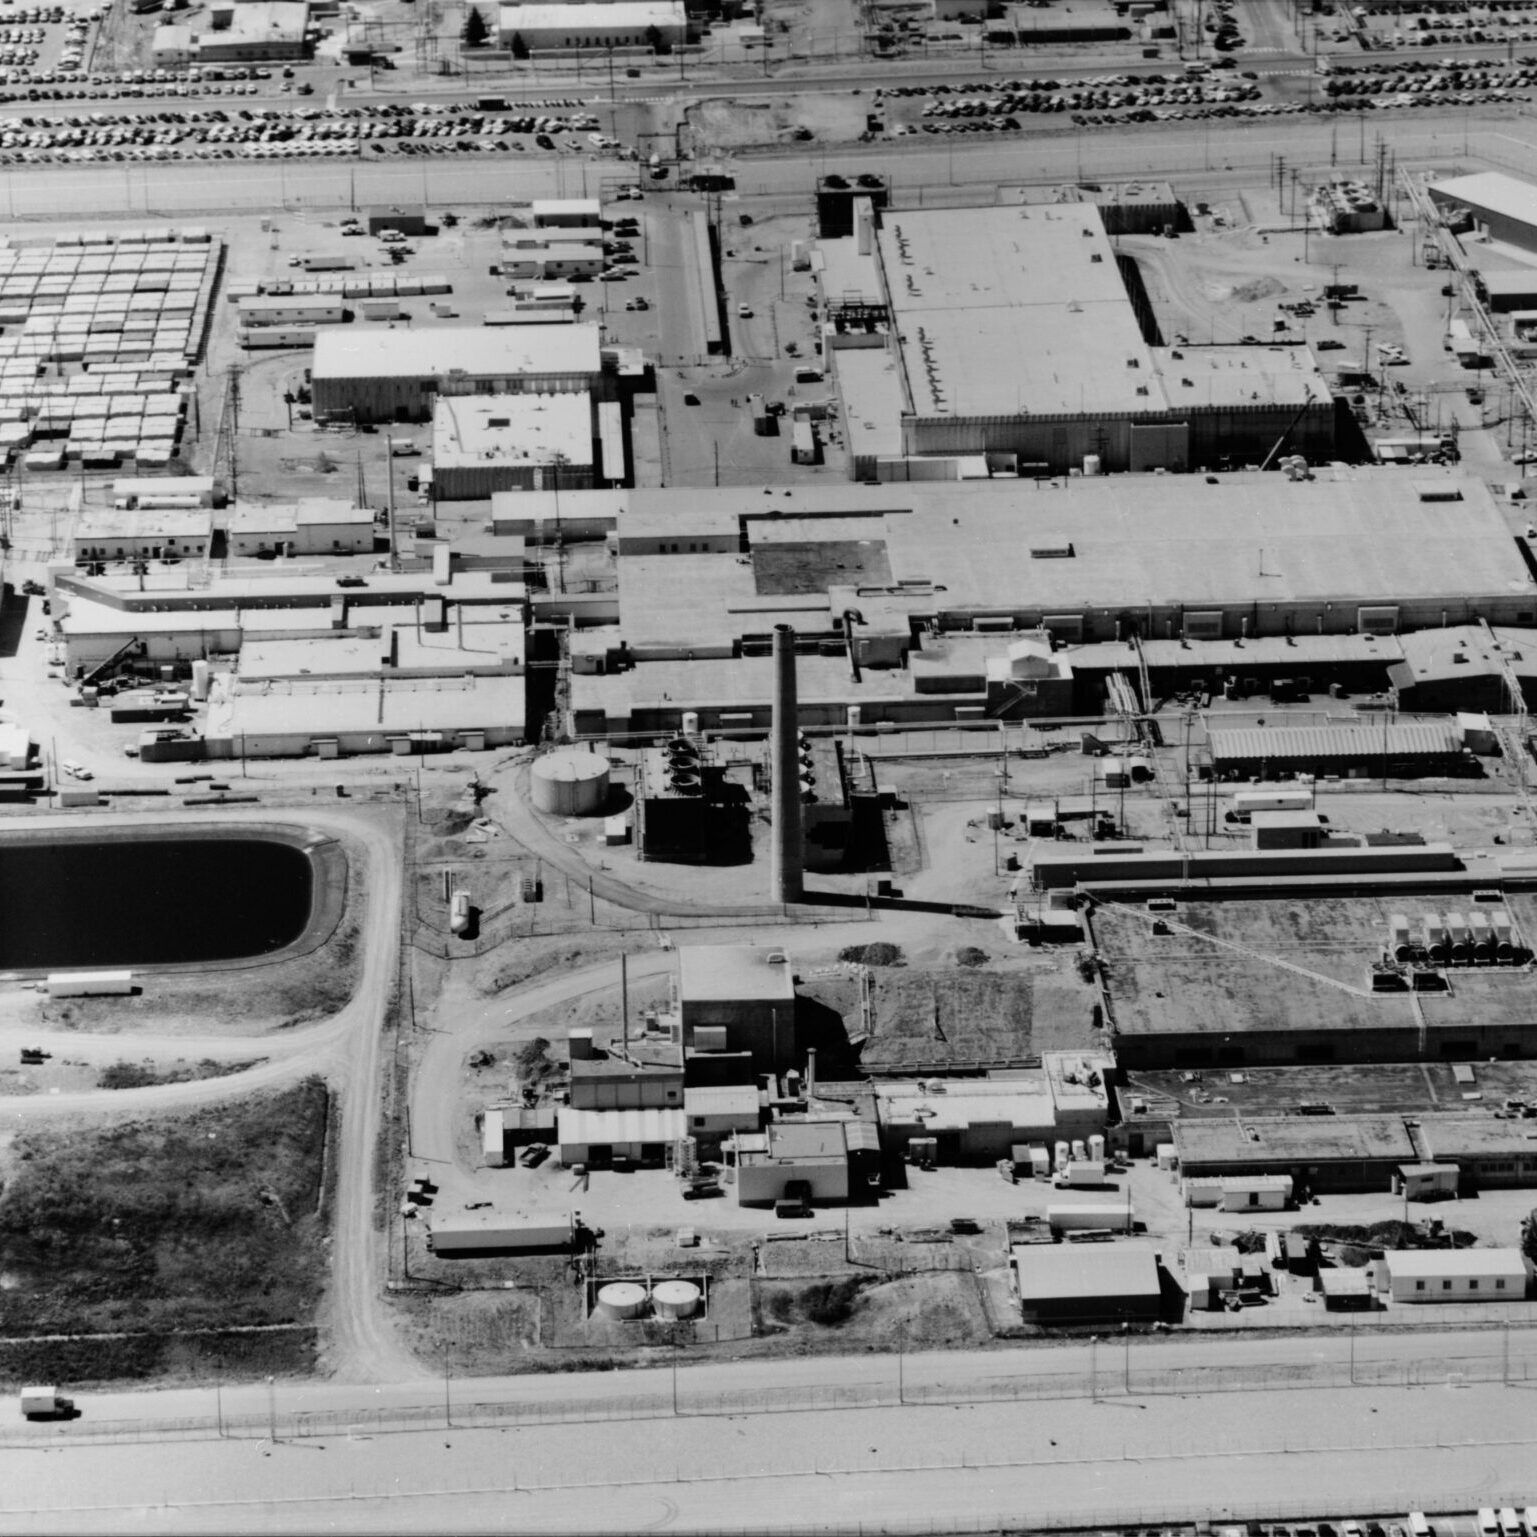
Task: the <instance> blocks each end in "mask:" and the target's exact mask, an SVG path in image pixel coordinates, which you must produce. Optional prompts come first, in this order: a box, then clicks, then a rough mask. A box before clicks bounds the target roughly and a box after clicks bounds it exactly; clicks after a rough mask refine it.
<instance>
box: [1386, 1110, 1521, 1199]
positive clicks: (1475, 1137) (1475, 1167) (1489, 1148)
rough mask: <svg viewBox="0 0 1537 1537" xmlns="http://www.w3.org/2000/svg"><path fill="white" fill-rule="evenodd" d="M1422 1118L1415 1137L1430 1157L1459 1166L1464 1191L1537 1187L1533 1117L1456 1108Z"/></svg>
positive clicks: (1459, 1187) (1460, 1190)
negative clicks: (1511, 1117) (1499, 1115)
mask: <svg viewBox="0 0 1537 1537" xmlns="http://www.w3.org/2000/svg"><path fill="white" fill-rule="evenodd" d="M1418 1119H1419V1124H1418V1126H1417V1127H1416V1128H1415V1139H1416V1141H1418V1143H1419V1144H1420V1148H1421V1151H1422V1154H1423V1156H1424V1159H1425V1161H1426V1162H1433V1163H1437V1164H1454V1165H1455V1166H1456V1168H1457V1186H1456V1189H1457V1191H1458V1193H1459V1194H1460V1195H1473V1194H1476V1193H1477V1192H1478V1191H1480V1190H1491V1189H1497V1188H1500V1187H1506V1188H1511V1187H1529V1186H1533V1185H1537V1137H1534V1136H1533V1125H1532V1122H1531V1121H1528V1120H1505V1119H1497V1118H1495V1117H1493V1116H1485V1115H1467V1114H1460V1115H1459V1114H1456V1113H1453V1112H1448V1113H1446V1114H1439V1115H1438V1114H1425V1115H1421V1116H1420V1117H1419V1118H1418Z"/></svg>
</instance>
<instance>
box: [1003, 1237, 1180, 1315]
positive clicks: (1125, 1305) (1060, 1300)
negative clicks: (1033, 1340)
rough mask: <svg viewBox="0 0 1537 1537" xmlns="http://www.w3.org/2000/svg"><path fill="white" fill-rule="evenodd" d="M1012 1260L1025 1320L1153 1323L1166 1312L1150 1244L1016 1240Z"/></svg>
mask: <svg viewBox="0 0 1537 1537" xmlns="http://www.w3.org/2000/svg"><path fill="white" fill-rule="evenodd" d="M1011 1263H1012V1265H1013V1269H1014V1276H1015V1283H1016V1285H1017V1287H1018V1290H1019V1305H1020V1311H1021V1312H1022V1313H1023V1315H1024V1319H1025V1322H1026V1323H1037V1324H1054V1323H1063V1324H1071V1323H1097V1322H1101V1321H1103V1322H1106V1323H1133V1322H1135V1323H1151V1322H1153V1321H1154V1320H1156V1319H1157V1318H1158V1316H1159V1313H1160V1311H1161V1310H1162V1304H1163V1283H1162V1277H1161V1275H1160V1270H1159V1263H1158V1252H1157V1250H1155V1249H1154V1248H1153V1247H1152V1245H1151V1244H1145V1243H1101V1244H1016V1245H1015V1246H1014V1249H1013V1251H1012V1255H1011Z"/></svg>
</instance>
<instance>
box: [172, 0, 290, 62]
mask: <svg viewBox="0 0 1537 1537" xmlns="http://www.w3.org/2000/svg"><path fill="white" fill-rule="evenodd" d="M309 19H310V8H309V4H308V0H243V3H241V4H233V3H229V0H224V3H221V4H218V5H215V6H213V7H211V8H210V9H209V11H208V18H207V24H206V25H205V26H200V27H192V26H185V25H180V24H177V25H167V26H160V27H156V28H155V34H154V54H155V63H156V64H157V65H160V66H162V67H163V68H167V69H174V68H179V67H183V66H185V65H188V64H252V63H266V62H271V61H274V60H282V59H302V58H304V57H305V55H306V54H307V53H308V51H309Z"/></svg>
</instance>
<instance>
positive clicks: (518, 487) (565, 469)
mask: <svg viewBox="0 0 1537 1537" xmlns="http://www.w3.org/2000/svg"><path fill="white" fill-rule="evenodd" d="M595 457H596V455H595V453H594V448H593V413H592V396H591V395H590V394H589V393H588V392H587V391H586V390H581V391H574V390H573V391H568V392H566V393H563V394H558V395H440V396H438V399H437V404H436V405H435V406H434V407H433V411H432V486H433V492H434V495H435V497H436V499H437V500H438V501H440V502H445V501H447V502H458V501H467V500H469V499H471V498H484V497H489V496H492V495H494V494H495V493H496V492H498V491H543V490H547V489H561V490H572V491H577V490H582V489H585V488H586V487H589V486H591V485H592V474H593V460H594V458H595Z"/></svg>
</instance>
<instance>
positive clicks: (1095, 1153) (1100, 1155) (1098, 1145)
mask: <svg viewBox="0 0 1537 1537" xmlns="http://www.w3.org/2000/svg"><path fill="white" fill-rule="evenodd" d="M1104 1161H1105V1139H1104V1138H1103V1137H1102V1136H1100V1134H1099V1133H1098V1132H1095V1133H1094V1135H1093V1136H1092V1137H1090V1138H1089V1162H1090V1163H1103V1162H1104Z"/></svg>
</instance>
